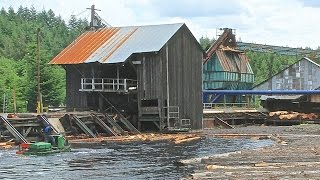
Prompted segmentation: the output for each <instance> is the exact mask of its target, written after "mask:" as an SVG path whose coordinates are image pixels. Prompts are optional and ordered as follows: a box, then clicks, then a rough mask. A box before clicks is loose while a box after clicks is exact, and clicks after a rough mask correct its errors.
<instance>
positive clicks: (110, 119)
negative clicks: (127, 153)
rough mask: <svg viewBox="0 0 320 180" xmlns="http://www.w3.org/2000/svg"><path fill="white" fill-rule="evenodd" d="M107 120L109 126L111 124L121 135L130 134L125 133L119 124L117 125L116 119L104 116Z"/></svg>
mask: <svg viewBox="0 0 320 180" xmlns="http://www.w3.org/2000/svg"><path fill="white" fill-rule="evenodd" d="M104 117H105V119H106V120H107V122H108V123H109V124H111V125H112V126H113V128H114V129H116V131H117V132H119V134H121V135H128V133H127V132H126V131H124V130H123V129H122V128H121V127H120V126H119V124H117V123H116V122H115V121H114V119H113V118H112V117H110V115H108V114H107V115H104Z"/></svg>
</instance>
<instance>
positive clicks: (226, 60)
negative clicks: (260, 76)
mask: <svg viewBox="0 0 320 180" xmlns="http://www.w3.org/2000/svg"><path fill="white" fill-rule="evenodd" d="M216 55H217V57H218V59H219V61H220V64H221V66H222V68H223V70H224V71H229V72H240V73H251V72H250V70H249V69H248V64H249V59H248V57H247V56H246V55H245V54H244V53H241V52H235V51H229V50H222V49H219V50H216Z"/></svg>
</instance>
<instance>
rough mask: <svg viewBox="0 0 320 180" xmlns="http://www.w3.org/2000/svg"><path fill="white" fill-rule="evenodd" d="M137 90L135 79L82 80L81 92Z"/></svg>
mask: <svg viewBox="0 0 320 180" xmlns="http://www.w3.org/2000/svg"><path fill="white" fill-rule="evenodd" d="M129 89H130V90H131V89H132V90H135V89H137V81H136V80H133V79H110V78H81V89H80V91H103V92H128V91H129Z"/></svg>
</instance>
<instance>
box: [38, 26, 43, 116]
mask: <svg viewBox="0 0 320 180" xmlns="http://www.w3.org/2000/svg"><path fill="white" fill-rule="evenodd" d="M37 74H38V76H37V88H38V98H37V113H42V97H41V92H40V28H38V29H37Z"/></svg>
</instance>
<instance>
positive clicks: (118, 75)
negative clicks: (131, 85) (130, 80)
mask: <svg viewBox="0 0 320 180" xmlns="http://www.w3.org/2000/svg"><path fill="white" fill-rule="evenodd" d="M119 77H120V72H119V65H117V91H118V90H119Z"/></svg>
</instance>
